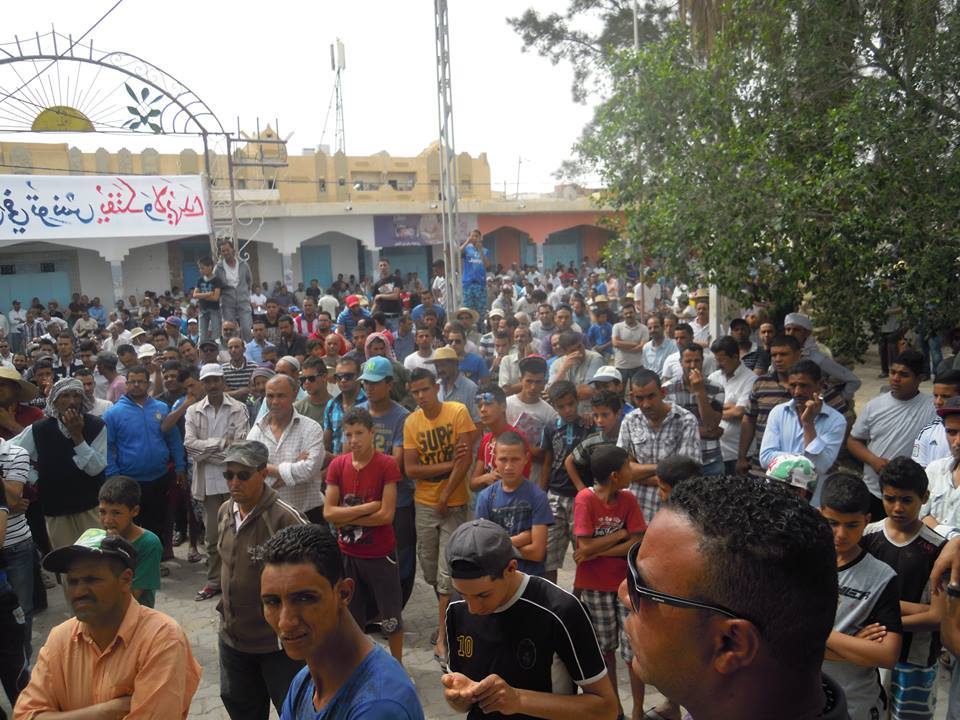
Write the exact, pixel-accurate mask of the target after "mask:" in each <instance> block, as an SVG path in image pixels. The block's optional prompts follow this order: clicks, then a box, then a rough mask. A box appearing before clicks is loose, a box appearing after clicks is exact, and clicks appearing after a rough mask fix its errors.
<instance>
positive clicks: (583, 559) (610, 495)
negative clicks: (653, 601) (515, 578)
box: [573, 444, 647, 718]
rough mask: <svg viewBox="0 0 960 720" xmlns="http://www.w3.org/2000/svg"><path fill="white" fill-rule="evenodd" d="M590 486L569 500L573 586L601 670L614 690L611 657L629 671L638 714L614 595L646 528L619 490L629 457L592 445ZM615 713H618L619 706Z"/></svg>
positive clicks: (625, 481) (637, 709) (621, 609)
mask: <svg viewBox="0 0 960 720" xmlns="http://www.w3.org/2000/svg"><path fill="white" fill-rule="evenodd" d="M590 472H591V474H592V475H593V479H594V485H593V487H587V488H584V489H583V490H581V491H580V492H578V493H577V496H576V498H575V499H574V501H573V532H574V534H575V535H576V538H577V549H576V550H575V551H574V553H573V559H574V560H575V561H576V562H577V573H576V575H575V576H574V581H573V586H574V588H576V589H577V590H579V591H580V600H581V601H582V602H583V604H584V605H586V607H587V609H588V610H589V611H590V616H591V617H592V618H593V627H594V630H596V633H597V640H598V641H599V643H600V651H601V652H602V653H603V660H604V662H605V663H606V664H607V672H608V674H609V675H610V679H611V680H612V681H613V689H614V692H616V691H617V681H616V677H617V658H616V655H615V654H614V651H615V650H616V649H617V646H618V645H619V647H620V657H622V658H623V660H624V662H626V664H627V669H628V671H629V673H630V690H631V692H632V694H633V717H634V718H640V717H642V715H643V682H642V681H641V680H640V678H638V677H637V676H636V675H634V673H633V667H632V665H631V662H632V660H633V653H632V651H631V650H630V643H629V641H628V640H627V636H626V634H625V631H624V621H625V620H626V617H627V609H626V607H625V606H624V605H623V603H621V602H620V600H619V599H618V597H617V590H618V589H619V587H620V583H621V582H623V578H624V577H626V573H627V551H629V550H630V548H631V547H632V546H633V544H634V543H636V542H638V541H639V540H640V539H641V538H642V537H643V533H644V532H645V531H646V529H647V523H646V522H645V521H644V519H643V513H642V512H641V511H640V506H639V505H638V504H637V500H636V498H635V497H634V496H633V493H630V492H625V491H624V489H625V488H626V487H627V486H628V485H629V484H630V477H631V472H630V456H629V455H628V454H627V451H626V450H624V449H623V448H620V447H617V446H616V445H612V444H611V445H603V446H600V447H598V448H596V449H595V450H594V451H593V454H592V455H591V457H590ZM620 712H621V713H622V712H623V709H622V708H621V710H620Z"/></svg>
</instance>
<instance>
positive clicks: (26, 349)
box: [0, 231, 960, 720]
mask: <svg viewBox="0 0 960 720" xmlns="http://www.w3.org/2000/svg"><path fill="white" fill-rule="evenodd" d="M461 251H462V260H463V274H462V279H463V288H462V290H463V293H462V297H463V299H464V302H463V305H462V306H461V307H458V308H457V309H456V310H455V311H454V312H449V307H448V304H447V302H446V301H447V297H446V293H447V292H448V287H447V274H446V272H445V270H444V267H443V265H442V263H437V264H435V265H434V268H433V277H432V278H431V279H430V280H428V281H427V283H426V284H425V283H423V282H421V281H420V279H419V277H418V275H417V273H407V274H406V275H405V276H404V275H403V274H402V273H400V272H399V271H397V270H395V269H394V268H392V267H391V264H390V262H389V261H388V260H386V259H381V260H380V261H379V263H378V268H377V274H376V278H372V279H370V280H367V279H363V280H361V281H357V280H356V278H354V277H353V276H351V277H350V278H348V279H344V278H343V276H342V275H340V276H338V278H337V280H336V281H334V282H333V283H332V284H331V286H330V287H329V288H321V287H320V286H319V283H318V282H317V281H316V280H312V281H310V283H309V285H308V286H307V287H304V285H303V284H301V285H300V286H299V287H298V288H297V289H296V290H293V291H291V290H288V289H287V288H286V287H284V286H283V285H282V284H281V283H276V284H275V285H274V287H273V289H272V290H271V289H270V287H269V285H268V283H263V285H262V286H257V285H255V284H254V282H253V274H252V273H251V271H250V268H249V267H248V266H247V264H246V263H245V261H244V260H243V259H242V258H241V257H240V256H239V255H238V253H237V252H236V249H235V248H234V247H233V246H232V244H230V243H229V242H223V243H222V244H221V245H220V247H219V248H218V254H219V257H218V258H217V259H216V260H214V259H213V258H212V257H205V258H201V259H200V260H199V262H198V269H199V272H200V277H199V280H198V281H197V284H196V287H195V288H191V289H188V290H187V291H186V292H178V291H177V290H176V289H173V290H171V291H170V292H165V293H163V294H154V293H145V294H144V296H143V297H142V298H137V297H134V296H131V297H129V298H128V299H127V301H126V302H123V301H118V302H117V303H116V306H115V309H112V310H107V309H106V308H105V307H104V306H103V305H102V304H101V301H100V299H99V298H93V299H92V300H89V299H88V298H87V297H86V296H84V295H79V294H78V295H75V296H74V297H73V299H72V302H71V303H70V304H69V308H68V310H67V311H66V312H64V311H61V309H60V308H59V307H58V305H57V303H56V302H55V301H51V302H49V303H48V304H47V305H46V306H43V305H42V304H40V302H39V300H38V299H36V298H34V300H33V301H32V302H31V303H30V304H29V307H26V308H24V306H23V304H22V303H21V302H20V301H14V302H13V307H12V309H11V311H10V312H9V314H8V315H7V317H6V318H5V327H2V328H0V330H4V331H5V332H4V335H3V337H2V339H0V438H2V442H0V472H2V477H3V481H4V490H5V497H4V498H3V501H2V502H0V523H2V526H0V531H2V535H3V537H4V543H3V552H2V563H0V613H2V618H0V635H2V643H0V644H2V648H3V649H2V650H0V675H2V681H3V685H4V689H5V691H6V693H7V696H8V698H9V699H10V701H11V703H12V704H15V711H14V716H15V717H16V718H24V719H27V718H35V717H47V716H53V715H55V714H57V713H68V712H72V711H88V712H89V714H82V713H81V714H79V715H76V717H97V718H113V717H117V718H120V717H125V716H127V715H130V716H131V717H133V716H136V717H171V718H173V717H185V716H186V713H187V711H188V709H189V706H190V701H191V698H192V696H193V693H194V692H195V691H196V689H197V687H198V682H199V673H200V667H199V665H198V664H197V662H196V661H195V659H194V658H193V649H192V648H191V647H190V644H189V642H188V641H187V639H186V636H185V635H184V633H183V631H182V629H180V628H179V626H178V625H177V623H176V622H175V621H174V620H172V619H171V618H169V617H168V616H167V615H165V614H163V613H162V612H161V611H162V610H163V602H162V594H161V595H160V596H158V594H157V593H158V591H160V590H161V589H162V585H163V577H164V576H165V575H166V574H168V573H169V569H168V566H166V565H165V564H164V563H165V561H166V560H169V559H172V558H173V557H174V548H176V547H179V546H182V545H186V546H187V552H186V559H187V560H188V561H189V562H191V563H200V562H205V563H206V571H207V572H206V579H205V581H204V583H203V585H202V586H201V587H199V588H197V590H196V595H195V600H196V601H197V602H198V603H204V602H208V601H214V602H216V603H217V612H218V613H219V617H220V625H219V641H218V648H217V650H218V656H219V670H220V696H221V699H222V701H223V704H224V707H225V708H226V711H227V713H228V714H229V715H230V717H231V718H233V719H234V720H237V719H238V718H256V719H258V720H260V719H263V718H266V717H267V716H268V714H269V709H270V706H271V704H272V705H273V706H274V707H275V708H276V710H277V712H278V713H279V714H280V715H281V717H283V718H285V719H286V718H308V717H309V718H312V717H315V716H317V717H319V716H321V715H322V716H323V717H327V718H341V717H343V718H346V717H360V716H370V717H390V718H394V717H396V718H419V717H423V711H422V709H421V706H420V703H419V700H418V698H417V694H416V692H415V689H414V687H413V685H412V684H411V682H410V680H409V678H408V676H407V674H406V673H405V672H404V671H403V669H402V663H403V659H404V637H405V636H404V624H403V614H404V610H405V607H406V606H407V603H408V601H409V600H410V597H411V593H412V591H413V587H414V583H415V580H416V577H417V573H418V567H419V573H420V575H421V577H422V579H423V581H425V582H426V583H427V584H428V585H429V586H430V587H431V588H432V589H433V591H434V592H435V597H436V627H435V631H434V632H433V636H432V637H431V639H430V642H431V644H432V646H433V653H434V658H435V660H436V661H437V663H438V666H439V667H438V669H439V672H440V673H441V676H440V679H439V680H438V682H440V683H442V686H443V691H444V696H445V697H446V699H447V701H448V703H449V705H450V707H451V708H452V710H453V711H456V712H462V713H467V714H468V715H469V716H470V717H480V716H481V715H488V716H493V717H498V716H500V715H519V716H521V717H541V718H566V717H573V716H574V715H575V714H576V715H581V716H584V717H589V718H614V717H617V716H622V715H623V714H624V708H623V707H622V706H621V703H620V699H619V698H620V694H619V691H618V688H617V656H618V655H619V657H620V659H621V660H622V661H623V662H624V663H625V665H626V676H627V677H628V678H629V685H630V687H629V691H630V694H631V695H632V699H633V704H632V716H633V717H634V718H651V719H657V718H659V719H660V720H679V718H681V717H682V713H683V712H685V711H686V712H687V713H689V715H690V716H691V717H693V718H695V720H701V719H703V718H710V717H718V718H723V717H782V718H789V717H797V718H813V717H827V718H834V717H836V718H841V717H847V715H846V713H849V717H850V718H852V719H853V720H861V719H864V720H866V719H867V718H880V717H885V716H886V714H887V713H889V714H890V716H891V717H894V718H932V717H933V711H934V708H935V703H936V696H937V679H938V672H939V668H940V665H941V663H945V665H946V666H947V667H948V668H949V671H950V673H951V674H950V682H949V687H948V689H947V693H948V695H949V697H950V708H949V710H948V712H949V713H950V714H949V717H951V718H953V717H957V718H960V669H958V668H957V667H956V662H955V660H954V659H953V656H952V655H951V654H950V653H949V652H946V651H945V650H944V651H943V652H942V647H941V638H940V632H939V631H940V629H941V623H944V624H950V623H953V624H956V615H957V614H958V611H956V610H954V609H953V608H952V603H960V600H952V599H951V598H952V597H953V594H957V595H960V588H957V587H956V586H954V585H950V586H949V587H948V588H947V590H948V593H946V594H944V593H938V592H937V583H936V582H933V583H931V581H930V578H931V575H932V574H933V575H934V576H935V575H936V572H938V570H937V568H940V569H941V570H942V565H937V563H938V562H939V563H943V562H946V561H948V560H950V559H951V558H954V557H955V556H956V555H957V554H958V552H960V550H958V549H957V547H956V545H957V544H960V540H957V541H956V543H949V544H948V540H949V539H950V538H951V537H952V536H953V535H954V534H960V531H958V530H956V529H955V528H956V527H958V526H960V490H958V489H957V487H958V483H960V369H954V358H953V357H949V358H947V359H946V360H939V361H938V362H936V365H934V364H933V363H934V360H936V359H932V358H931V357H930V356H929V354H927V355H924V354H923V353H922V352H920V351H917V350H914V349H912V348H910V347H905V346H903V345H901V346H897V347H895V348H892V351H891V352H890V354H889V357H888V358H887V365H886V366H885V376H887V378H888V387H887V388H886V389H885V391H884V392H882V393H881V394H880V395H878V396H877V397H875V398H872V399H870V400H869V401H867V402H862V403H861V405H860V409H859V411H857V410H856V405H855V399H856V398H855V396H856V393H857V392H858V390H859V389H860V386H861V381H860V379H859V378H858V377H857V376H856V375H855V374H854V373H853V372H852V371H851V370H850V369H849V368H848V367H847V366H845V365H844V364H842V363H840V362H838V361H837V360H835V359H834V358H833V357H832V354H831V353H830V350H829V348H828V347H826V346H825V345H823V344H821V343H820V342H818V341H817V338H816V336H815V332H814V330H815V328H814V325H813V322H812V321H811V319H810V317H809V315H807V314H805V313H804V312H802V311H801V309H795V310H794V311H792V312H789V313H785V314H783V315H782V316H778V315H777V313H776V312H773V311H770V310H769V309H768V308H765V307H760V306H757V307H751V308H746V309H744V311H743V312H742V313H740V314H739V316H738V317H736V318H734V319H733V320H732V321H731V322H729V324H728V325H727V326H726V327H723V328H722V332H717V331H716V327H717V326H716V324H715V323H714V324H712V323H711V319H710V307H709V295H708V293H707V292H706V291H703V290H698V289H693V290H692V291H691V290H689V289H687V288H686V287H685V286H682V285H679V284H677V285H664V284H662V283H658V282H652V281H649V280H647V281H644V280H642V279H640V278H639V277H638V276H637V273H636V272H635V270H634V269H633V268H629V269H628V270H627V271H626V272H625V273H624V274H623V276H622V277H618V276H617V275H616V274H615V273H613V272H612V271H606V270H604V269H603V268H602V267H597V266H593V265H592V264H591V263H590V261H589V260H588V259H587V258H584V260H583V263H582V264H581V265H579V266H574V264H572V263H571V264H570V265H569V266H567V267H563V266H559V265H558V266H557V267H556V268H550V269H548V270H547V271H546V272H544V271H541V270H539V269H537V268H532V267H523V268H520V267H517V266H516V265H513V266H511V267H509V268H504V267H502V266H496V267H494V266H493V265H492V263H491V261H490V259H489V257H488V253H487V251H486V250H485V249H484V248H483V244H482V239H481V238H480V234H479V232H477V231H474V232H473V233H471V235H470V237H469V238H468V239H467V240H466V241H465V242H464V244H463V246H462V248H461ZM901 337H902V334H901ZM884 348H885V350H884V352H886V346H884ZM958 367H960V366H958ZM931 376H932V378H933V386H932V393H927V392H923V391H921V383H922V382H923V381H924V380H925V379H927V378H929V377H931ZM41 559H42V560H41ZM571 562H572V563H573V568H574V572H573V582H572V586H570V587H561V586H558V584H557V583H558V581H559V570H560V569H561V568H563V567H564V566H565V565H566V564H568V563H571ZM58 586H60V587H61V588H62V591H63V592H64V593H65V595H66V597H67V600H68V602H69V604H70V606H71V608H72V610H73V612H74V615H75V617H74V618H72V619H71V620H69V621H68V622H66V623H63V624H61V625H58V626H57V627H56V628H54V629H53V631H52V632H51V633H50V635H49V636H48V637H47V638H46V639H45V641H44V642H43V643H42V647H41V648H40V649H39V652H35V650H36V649H35V648H34V647H33V640H32V632H31V622H32V618H33V615H34V614H35V613H36V612H39V611H41V610H42V609H44V607H45V606H46V602H47V599H46V598H47V592H48V591H55V589H56V588H57V587H58ZM214 599H216V600H214ZM155 606H157V607H158V609H154V607H155ZM691 610H693V611H696V612H690V611H691ZM431 611H432V606H431ZM952 631H953V629H952V626H951V628H947V629H945V630H944V636H943V639H944V643H945V644H947V645H948V648H949V649H950V650H956V649H960V648H958V647H957V646H956V645H954V644H953V642H954V641H953V640H952V638H953V637H954V635H953V634H951V633H952ZM956 634H958V635H960V631H957V633H956ZM371 636H372V637H374V638H381V637H382V638H383V640H384V641H385V645H383V646H382V645H381V644H379V643H377V642H371V640H370V639H369V637H371ZM78 640H79V642H78ZM647 684H652V685H655V686H656V687H657V689H658V690H659V691H661V692H662V693H663V694H664V696H665V697H666V699H665V700H664V701H663V702H660V703H659V704H657V705H656V706H655V707H652V708H648V709H646V710H645V709H644V691H645V687H646V685H647ZM71 717H74V716H73V715H71Z"/></svg>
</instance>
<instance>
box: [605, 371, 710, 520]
mask: <svg viewBox="0 0 960 720" xmlns="http://www.w3.org/2000/svg"><path fill="white" fill-rule="evenodd" d="M665 397H666V389H665V388H664V387H662V386H661V384H660V377H659V376H658V375H657V374H656V373H655V372H653V371H652V370H648V369H646V368H643V369H641V370H637V372H636V373H634V375H633V377H632V378H631V380H630V399H631V400H632V401H633V406H634V407H635V408H636V410H634V411H633V412H631V413H630V414H629V415H627V416H626V417H625V418H624V419H623V422H622V423H621V425H620V436H619V437H618V438H617V445H619V446H620V447H622V448H623V449H624V450H626V451H627V452H628V453H629V454H630V457H631V458H633V459H634V460H635V461H636V463H638V467H636V468H634V476H633V477H632V479H631V483H630V491H631V492H632V493H633V494H634V495H635V496H636V498H637V502H638V503H639V504H640V509H641V510H642V511H643V517H644V519H645V520H646V521H647V522H648V523H649V522H650V520H651V519H652V518H653V516H654V515H655V514H656V512H657V510H659V509H660V498H659V497H658V496H657V478H656V473H657V463H658V462H660V461H661V460H663V459H664V458H666V457H669V456H671V455H686V456H687V457H690V458H699V457H700V456H701V448H700V426H699V422H698V421H697V418H696V416H694V415H693V414H692V413H690V412H688V411H687V410H684V409H683V408H682V407H680V406H678V405H677V404H675V403H669V402H666V401H665Z"/></svg>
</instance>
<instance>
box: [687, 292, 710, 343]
mask: <svg viewBox="0 0 960 720" xmlns="http://www.w3.org/2000/svg"><path fill="white" fill-rule="evenodd" d="M694 308H695V310H696V315H695V316H694V317H693V319H692V320H691V321H690V327H691V328H693V341H694V342H695V343H697V345H703V346H704V347H710V341H711V340H712V339H713V338H711V337H710V303H709V296H708V295H706V293H705V291H702V290H698V291H697V296H696V305H695V306H694Z"/></svg>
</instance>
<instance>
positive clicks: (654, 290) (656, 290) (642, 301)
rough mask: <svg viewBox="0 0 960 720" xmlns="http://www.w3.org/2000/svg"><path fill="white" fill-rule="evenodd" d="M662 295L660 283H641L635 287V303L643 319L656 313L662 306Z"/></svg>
mask: <svg viewBox="0 0 960 720" xmlns="http://www.w3.org/2000/svg"><path fill="white" fill-rule="evenodd" d="M661 295H662V291H661V289H660V283H658V282H653V281H650V282H647V283H644V282H643V281H640V282H638V283H637V284H636V285H634V286H633V301H634V303H636V306H637V307H638V308H639V309H640V314H641V316H642V317H643V318H647V317H649V316H650V314H651V313H653V312H655V311H656V309H657V307H658V306H659V305H660V297H661Z"/></svg>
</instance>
